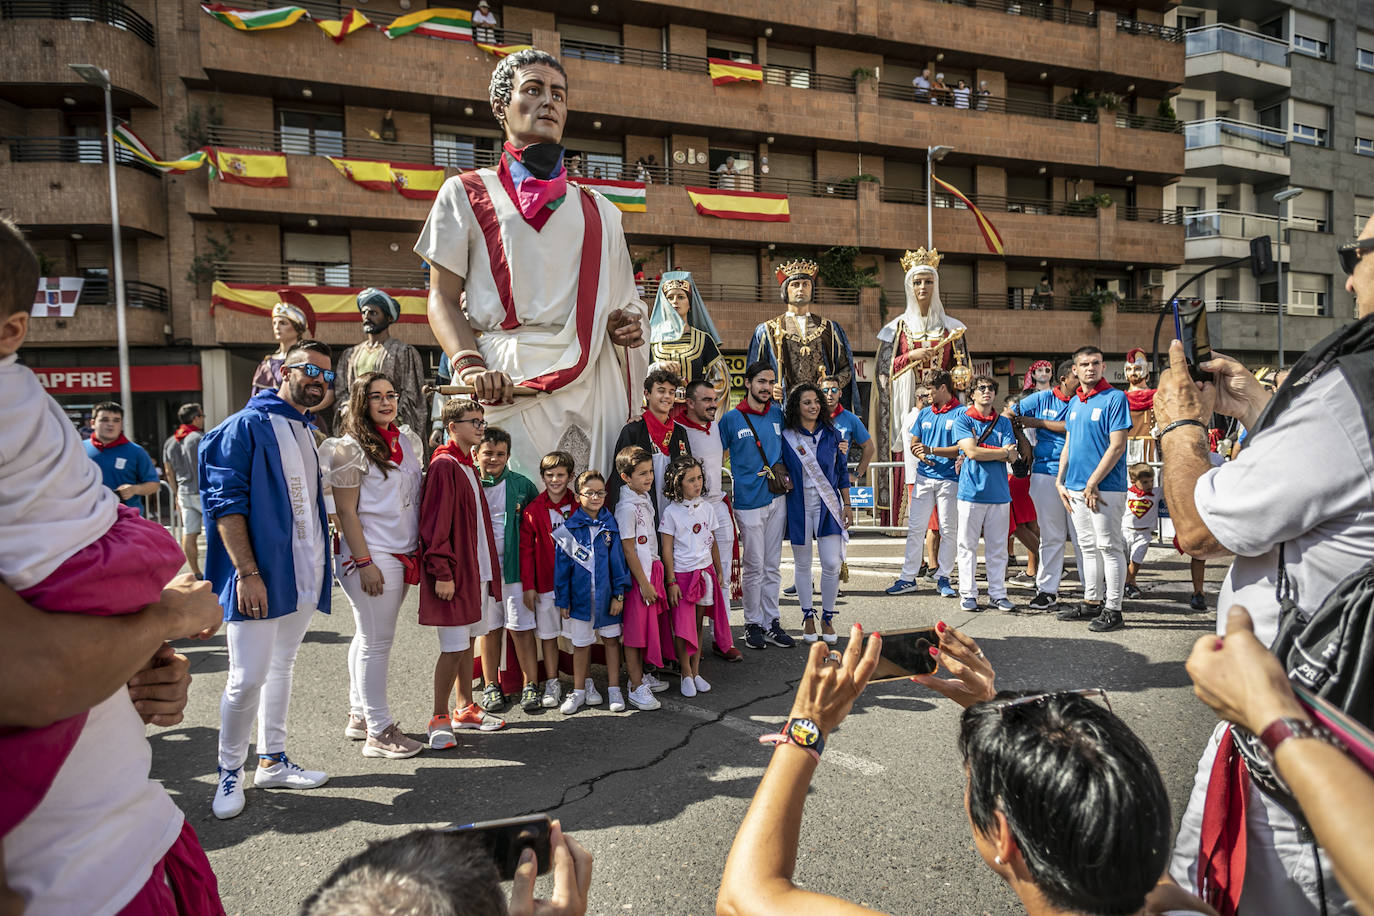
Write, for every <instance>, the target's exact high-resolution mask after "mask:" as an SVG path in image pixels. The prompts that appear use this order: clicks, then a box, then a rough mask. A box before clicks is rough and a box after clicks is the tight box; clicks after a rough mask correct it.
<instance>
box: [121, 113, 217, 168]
mask: <svg viewBox="0 0 1374 916" xmlns="http://www.w3.org/2000/svg"><path fill="white" fill-rule="evenodd" d="M113 137H114V142H116V143H118V144H119V145H120V146H122V147H124V148H125V149H127V150H128V151H129V152H131V153H133V154H134V155H135V156H137V157H138V158H139V159H140V160H142V161H143V162H146V163H147V164H148V165H150V166H152V167H153V168H155V169H157V170H158V171H159V172H190V171H193V170H195V169H198V168H200V167H201V166H202V165H204V164H205V159H206V156H205V151H204V150H196V151H195V152H194V153H191V154H190V155H189V156H182V157H181V158H180V159H170V160H162V159H159V158H157V156H155V155H154V154H153V151H152V150H151V149H149V148H148V144H146V143H144V142H143V141H142V140H140V139H139V137H138V134H136V133H134V132H133V131H132V130H130V129H129V125H127V124H125V123H123V122H122V121H121V122H120V123H118V124H116V125H115V128H114V134H113Z"/></svg>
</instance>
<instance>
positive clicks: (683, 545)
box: [658, 499, 716, 573]
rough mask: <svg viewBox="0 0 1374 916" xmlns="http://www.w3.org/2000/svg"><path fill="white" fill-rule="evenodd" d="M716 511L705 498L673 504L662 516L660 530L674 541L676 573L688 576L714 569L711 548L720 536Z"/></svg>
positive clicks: (670, 504) (669, 504) (668, 505)
mask: <svg viewBox="0 0 1374 916" xmlns="http://www.w3.org/2000/svg"><path fill="white" fill-rule="evenodd" d="M715 525H716V510H715V508H714V507H713V506H712V505H711V504H710V503H708V502H707V501H706V500H704V499H698V500H693V501H692V502H690V503H687V502H680V503H679V502H670V503H668V504H667V505H666V506H665V507H664V509H663V514H662V515H661V516H660V519H659V523H658V530H659V531H661V532H663V533H664V534H668V535H672V538H673V572H675V573H685V572H692V571H693V570H697V569H707V568H708V567H710V566H711V545H712V544H713V543H715V540H716V537H715V535H714V534H712V533H711V530H712V529H713V528H714V527H715Z"/></svg>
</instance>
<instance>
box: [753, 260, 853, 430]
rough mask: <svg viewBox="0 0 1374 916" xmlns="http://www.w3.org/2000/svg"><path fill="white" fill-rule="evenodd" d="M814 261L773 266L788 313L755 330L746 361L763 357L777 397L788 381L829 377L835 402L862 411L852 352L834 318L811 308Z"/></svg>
mask: <svg viewBox="0 0 1374 916" xmlns="http://www.w3.org/2000/svg"><path fill="white" fill-rule="evenodd" d="M818 272H819V268H818V267H817V266H816V262H815V261H807V260H804V259H797V260H793V261H788V262H787V263H786V264H784V265H782V266H781V267H779V268H778V270H777V278H778V286H779V293H780V294H781V296H782V301H783V302H785V303H787V311H785V312H783V313H782V314H781V315H778V316H777V317H776V318H770V319H769V320H768V321H765V322H764V323H763V324H761V325H759V326H758V327H757V328H755V329H754V338H753V340H751V341H749V365H753V364H754V363H755V362H756V361H758V360H760V359H761V360H764V361H765V362H767V363H768V364H769V365H771V366H772V367H773V371H774V373H775V374H776V375H777V378H778V385H779V387H781V388H782V392H781V397H780V398H777V400H779V401H781V400H782V399H784V398H786V397H787V392H788V391H790V390H791V389H792V386H793V385H800V384H801V383H802V382H810V383H811V384H813V385H814V384H816V383H817V382H819V381H820V380H821V379H822V378H825V377H827V376H834V377H835V381H837V382H839V384H840V403H842V404H844V406H845V407H846V408H848V409H849V410H852V411H853V412H854V413H856V414H859V415H862V414H863V405H862V404H861V403H860V401H859V379H858V375H857V373H855V371H854V351H853V350H851V349H850V347H849V338H848V337H847V336H846V335H845V333H844V328H842V327H840V323H839V322H838V321H830V320H829V319H827V318H822V317H821V316H820V315H817V314H816V313H815V312H813V311H811V300H812V297H813V296H814V295H815V292H816V274H817V273H818Z"/></svg>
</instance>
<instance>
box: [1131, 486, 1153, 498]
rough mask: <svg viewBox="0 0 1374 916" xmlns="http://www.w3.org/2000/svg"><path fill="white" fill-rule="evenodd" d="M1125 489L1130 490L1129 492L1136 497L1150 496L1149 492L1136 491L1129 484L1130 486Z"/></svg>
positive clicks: (1134, 487)
mask: <svg viewBox="0 0 1374 916" xmlns="http://www.w3.org/2000/svg"><path fill="white" fill-rule="evenodd" d="M1126 489H1128V490H1130V491H1131V492H1132V493H1134V494H1135V495H1136V496H1150V495H1151V492H1150V491H1149V490H1138V489H1136V486H1135V484H1131V485H1130V486H1129V487H1127V488H1126Z"/></svg>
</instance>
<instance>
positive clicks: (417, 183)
mask: <svg viewBox="0 0 1374 916" xmlns="http://www.w3.org/2000/svg"><path fill="white" fill-rule="evenodd" d="M391 183H392V185H394V186H395V188H396V192H397V193H398V194H400V195H401V196H402V197H409V198H410V199H411V200H433V199H434V198H436V197H438V196H439V189H440V188H442V187H443V186H444V167H443V166H441V165H419V164H417V163H414V162H393V163H391Z"/></svg>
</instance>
